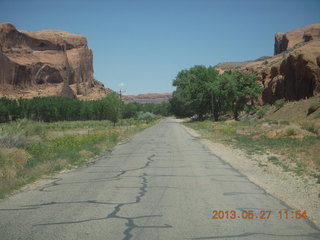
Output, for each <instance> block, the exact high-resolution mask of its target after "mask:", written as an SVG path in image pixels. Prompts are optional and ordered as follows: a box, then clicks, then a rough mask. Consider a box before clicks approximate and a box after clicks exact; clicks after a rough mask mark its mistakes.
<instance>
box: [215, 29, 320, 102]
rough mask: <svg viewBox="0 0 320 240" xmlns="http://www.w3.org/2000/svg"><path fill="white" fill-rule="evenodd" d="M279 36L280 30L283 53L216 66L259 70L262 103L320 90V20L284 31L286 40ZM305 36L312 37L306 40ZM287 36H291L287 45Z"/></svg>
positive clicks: (303, 96)
mask: <svg viewBox="0 0 320 240" xmlns="http://www.w3.org/2000/svg"><path fill="white" fill-rule="evenodd" d="M306 33H307V34H306ZM279 36H280V35H279V34H276V43H275V46H276V45H277V46H278V49H279V51H280V52H281V54H277V55H275V56H273V57H263V58H260V59H257V60H254V61H247V62H240V63H221V64H218V65H216V68H217V69H218V70H219V71H220V72H223V71H225V70H229V69H238V70H242V71H244V72H247V73H255V74H256V75H257V77H258V82H259V83H260V84H261V86H262V87H263V88H264V91H263V93H262V95H261V98H260V99H259V103H260V104H265V103H274V102H275V101H276V100H277V99H281V98H284V99H286V100H289V101H292V100H299V99H302V98H308V97H311V96H314V95H316V94H318V93H320V38H319V36H320V24H313V25H310V26H308V27H305V28H302V29H298V30H294V31H290V32H288V33H286V34H284V35H283V37H282V41H283V42H282V43H281V41H278V40H277V38H278V39H280V38H279ZM305 36H312V37H311V38H309V40H308V41H305ZM284 39H287V40H288V44H287V45H285V42H286V40H284ZM277 41H278V42H277ZM281 44H283V45H281ZM284 46H285V47H284Z"/></svg>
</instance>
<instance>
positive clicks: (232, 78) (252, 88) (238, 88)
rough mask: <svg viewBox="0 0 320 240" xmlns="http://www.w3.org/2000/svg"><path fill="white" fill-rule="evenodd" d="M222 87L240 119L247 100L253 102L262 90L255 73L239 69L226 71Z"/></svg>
mask: <svg viewBox="0 0 320 240" xmlns="http://www.w3.org/2000/svg"><path fill="white" fill-rule="evenodd" d="M220 89H221V91H222V93H223V94H222V95H224V96H225V100H226V103H227V105H228V108H229V109H230V110H231V112H232V113H233V117H234V119H235V120H238V118H239V113H240V111H243V110H244V107H245V105H246V104H247V102H248V101H251V103H252V102H253V100H254V99H256V98H257V97H258V96H259V94H260V93H261V91H262V89H261V88H260V86H259V84H258V83H257V82H256V76H255V75H254V74H245V73H243V72H242V71H237V70H232V71H231V70H230V71H226V72H225V73H223V74H222V75H221V85H220Z"/></svg>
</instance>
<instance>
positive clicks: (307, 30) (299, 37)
mask: <svg viewBox="0 0 320 240" xmlns="http://www.w3.org/2000/svg"><path fill="white" fill-rule="evenodd" d="M311 40H320V24H312V25H309V26H306V27H303V28H299V29H296V30H292V31H289V32H287V33H276V35H275V43H274V55H277V54H279V53H282V52H284V51H286V50H287V49H289V48H292V47H294V45H296V44H298V43H301V42H308V41H311Z"/></svg>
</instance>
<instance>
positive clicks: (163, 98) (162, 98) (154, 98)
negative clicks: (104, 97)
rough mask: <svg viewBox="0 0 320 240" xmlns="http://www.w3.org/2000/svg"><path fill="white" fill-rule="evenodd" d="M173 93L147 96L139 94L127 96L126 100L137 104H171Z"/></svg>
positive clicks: (149, 94)
mask: <svg viewBox="0 0 320 240" xmlns="http://www.w3.org/2000/svg"><path fill="white" fill-rule="evenodd" d="M171 96H172V93H147V94H139V95H125V96H124V99H125V101H128V102H136V103H141V104H145V103H164V102H169V99H170V98H171Z"/></svg>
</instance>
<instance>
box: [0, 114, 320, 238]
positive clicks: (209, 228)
mask: <svg viewBox="0 0 320 240" xmlns="http://www.w3.org/2000/svg"><path fill="white" fill-rule="evenodd" d="M215 210H217V211H220V210H221V211H229V213H228V217H229V219H227V216H226V212H225V213H224V216H222V215H220V217H221V218H222V219H212V216H213V214H212V212H213V211H215ZM251 210H252V211H253V212H254V214H255V215H254V219H243V218H245V217H247V216H248V215H247V213H248V211H251ZM280 210H282V211H286V210H287V211H288V219H286V218H285V216H283V219H280V216H279V213H278V212H279V211H280ZM231 211H234V212H231ZM261 211H262V212H261ZM263 211H272V213H271V214H270V218H269V219H260V217H263V216H262V214H263V213H264V212H263ZM265 213H267V212H265ZM234 214H236V215H235V216H234ZM283 214H285V213H284V212H283ZM249 216H250V217H251V216H252V215H250V214H249ZM294 216H295V215H294V212H293V209H290V208H289V207H288V206H286V205H285V204H284V203H283V202H281V201H279V200H278V199H276V198H274V197H272V196H270V195H268V194H266V192H265V191H264V190H263V189H261V188H259V187H258V186H257V185H255V184H253V183H252V182H250V181H249V180H248V179H247V178H246V177H245V176H243V175H242V174H240V173H239V172H238V171H236V170H235V169H233V168H232V167H230V166H229V165H228V164H226V163H225V162H224V161H223V160H222V159H219V158H218V157H217V156H216V155H214V153H212V152H210V151H209V150H208V149H207V148H206V147H205V146H203V145H202V144H201V143H200V141H199V140H198V139H196V138H194V137H192V136H191V135H190V134H189V133H188V132H187V131H186V130H185V129H184V128H183V127H182V126H181V125H180V124H179V123H176V122H175V120H173V119H166V120H163V121H161V122H160V123H159V124H157V125H155V126H153V127H151V128H149V129H147V130H145V131H144V132H142V133H140V134H138V135H136V136H135V137H134V138H132V139H131V140H129V141H127V142H125V143H123V144H121V145H118V146H117V147H116V148H115V149H114V150H113V151H112V152H111V153H109V154H106V155H105V156H103V157H101V158H100V159H98V160H97V161H96V162H95V163H92V164H89V165H88V166H84V167H81V168H78V169H74V170H72V171H68V172H64V173H61V174H58V175H56V176H55V177H53V178H52V179H50V180H49V181H47V182H45V183H43V184H42V185H39V184H38V186H34V187H32V188H31V189H29V190H26V191H24V192H20V193H18V194H15V195H13V196H11V197H9V198H7V199H4V200H1V201H0V239H1V240H5V239H46V240H47V239H77V240H78V239H115V240H121V239H123V240H129V239H138V240H153V239H164V240H170V239H320V232H319V230H318V229H316V228H315V227H314V226H313V224H312V223H309V222H308V221H307V220H305V219H294V218H293V217H294ZM234 217H235V219H231V218H234ZM264 217H265V218H267V214H266V215H265V216H264Z"/></svg>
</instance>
